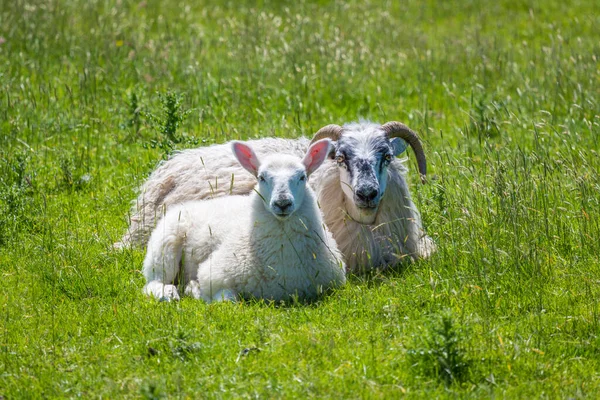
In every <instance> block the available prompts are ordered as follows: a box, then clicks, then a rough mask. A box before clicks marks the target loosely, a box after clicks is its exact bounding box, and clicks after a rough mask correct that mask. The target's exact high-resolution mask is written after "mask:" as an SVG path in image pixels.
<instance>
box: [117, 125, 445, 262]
mask: <svg viewBox="0 0 600 400" xmlns="http://www.w3.org/2000/svg"><path fill="white" fill-rule="evenodd" d="M324 138H329V139H331V140H332V141H333V147H332V151H331V153H330V158H329V159H328V160H327V161H326V162H325V163H324V164H323V165H322V166H321V168H320V169H319V170H317V171H315V173H314V175H313V177H312V178H311V182H310V184H311V186H312V188H313V190H314V191H315V193H316V195H317V201H318V204H319V206H320V207H321V211H322V213H323V220H324V222H325V224H326V225H327V227H328V228H329V230H330V231H331V233H332V234H333V237H334V239H335V240H336V242H337V244H338V247H339V249H340V251H341V252H342V254H343V255H344V259H345V262H346V266H347V269H348V271H349V272H355V273H356V272H364V271H370V270H373V269H385V268H386V267H388V266H390V265H394V264H397V263H398V262H400V261H402V260H404V259H412V260H415V259H419V258H427V257H429V256H430V255H431V254H433V252H435V250H436V246H435V243H434V242H433V240H432V239H431V238H430V237H429V236H428V235H426V234H425V232H424V231H423V227H422V222H421V216H420V214H419V211H418V210H417V208H416V206H415V204H414V202H413V201H412V198H411V195H410V191H409V188H408V185H407V182H406V178H405V175H406V173H407V168H406V166H405V160H402V159H398V158H396V156H398V155H399V154H401V153H402V152H403V151H404V150H405V149H406V147H407V145H410V147H411V148H412V149H413V151H414V153H415V156H416V159H417V165H418V168H419V173H420V177H421V180H422V181H423V182H425V176H426V174H427V163H426V159H425V154H424V151H423V147H422V145H421V141H420V140H419V137H418V136H417V134H416V133H415V132H413V131H412V130H411V129H410V128H408V127H407V126H406V125H404V124H402V123H399V122H394V121H392V122H387V123H385V124H383V125H379V124H375V123H371V122H367V121H361V122H358V123H349V124H345V125H343V126H340V125H334V124H332V125H327V126H325V127H323V128H321V129H320V130H319V131H318V132H317V133H316V134H315V136H314V137H313V139H312V141H310V140H308V139H306V138H299V139H280V138H264V139H256V140H250V141H248V144H250V145H251V146H252V148H253V149H255V151H256V153H257V155H258V156H259V157H262V156H265V155H267V154H272V153H288V154H293V155H296V156H298V157H301V156H302V155H304V154H305V153H306V151H307V149H308V147H309V145H310V144H311V143H314V142H316V141H318V140H320V139H324ZM255 183H256V180H255V178H254V177H253V176H252V175H251V174H250V173H248V172H247V171H246V170H245V169H244V168H242V167H241V166H240V164H239V163H238V162H237V160H236V159H235V157H234V156H233V155H232V154H231V151H230V150H229V145H228V144H220V145H212V146H208V147H201V148H196V149H189V150H183V151H181V152H179V153H177V154H175V155H174V156H173V157H172V158H171V159H169V160H167V161H165V162H164V163H162V164H161V165H159V166H158V168H157V169H156V170H155V171H154V172H153V173H152V174H151V175H150V177H149V178H148V179H147V180H146V182H145V183H144V184H143V186H142V188H141V193H140V195H139V196H138V199H137V200H136V201H135V203H134V205H133V207H132V211H131V217H130V226H129V229H128V231H127V233H126V234H125V235H124V236H123V238H122V239H121V241H120V242H119V243H116V244H115V246H116V247H124V246H130V245H141V246H143V245H144V244H146V243H147V241H148V237H149V235H150V233H151V232H152V229H153V228H154V226H155V225H156V222H157V221H158V220H159V219H160V218H161V217H162V215H164V213H165V212H166V209H168V208H170V207H171V206H173V205H175V204H179V203H183V202H186V201H189V200H202V199H210V198H214V197H221V196H228V195H238V194H248V193H250V192H251V191H252V189H253V187H254V184H255Z"/></svg>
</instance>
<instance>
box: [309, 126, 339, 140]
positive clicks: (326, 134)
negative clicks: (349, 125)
mask: <svg viewBox="0 0 600 400" xmlns="http://www.w3.org/2000/svg"><path fill="white" fill-rule="evenodd" d="M341 135H342V127H341V126H339V125H336V124H331V125H327V126H324V127H322V128H321V129H319V130H318V131H317V133H315V136H314V137H313V138H312V140H311V141H310V144H311V145H312V144H313V143H315V142H317V141H319V140H321V139H325V138H329V139H331V140H333V141H334V142H335V141H337V140H338V139H339V138H340V136H341Z"/></svg>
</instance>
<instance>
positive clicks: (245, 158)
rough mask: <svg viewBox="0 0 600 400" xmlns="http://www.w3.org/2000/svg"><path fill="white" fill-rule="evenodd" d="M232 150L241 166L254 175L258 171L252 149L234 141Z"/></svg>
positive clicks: (256, 160) (257, 163) (257, 164)
mask: <svg viewBox="0 0 600 400" xmlns="http://www.w3.org/2000/svg"><path fill="white" fill-rule="evenodd" d="M233 152H234V154H235V157H236V158H237V159H238V161H239V162H240V164H242V167H244V168H245V169H247V170H248V171H249V172H251V173H252V174H254V175H255V176H256V174H257V173H258V166H259V162H258V159H257V158H256V155H255V154H254V152H253V151H252V149H251V148H250V147H249V146H247V145H245V144H242V143H234V144H233Z"/></svg>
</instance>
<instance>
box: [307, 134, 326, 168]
mask: <svg viewBox="0 0 600 400" xmlns="http://www.w3.org/2000/svg"><path fill="white" fill-rule="evenodd" d="M327 150H329V141H328V140H322V141H320V142H317V143H315V144H313V145H312V146H311V147H310V148H309V149H308V153H307V154H306V156H305V157H304V165H305V166H306V172H307V173H308V174H309V175H310V174H311V173H312V172H313V171H314V170H316V169H317V168H318V167H319V166H320V165H321V163H323V161H324V160H325V157H327Z"/></svg>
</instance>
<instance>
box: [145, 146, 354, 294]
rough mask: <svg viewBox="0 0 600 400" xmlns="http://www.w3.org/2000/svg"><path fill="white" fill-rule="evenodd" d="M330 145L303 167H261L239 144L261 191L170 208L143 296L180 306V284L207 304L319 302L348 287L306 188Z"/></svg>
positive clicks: (274, 158) (275, 162)
mask: <svg viewBox="0 0 600 400" xmlns="http://www.w3.org/2000/svg"><path fill="white" fill-rule="evenodd" d="M330 144H331V141H330V140H329V139H324V140H320V141H317V142H316V143H314V144H313V145H311V146H310V147H309V149H308V152H307V153H306V155H305V157H304V159H303V160H302V161H300V160H299V159H298V158H297V157H295V156H291V155H280V154H275V155H271V156H268V157H266V158H264V160H262V162H261V161H260V160H259V158H258V157H257V156H256V154H255V153H254V151H253V150H252V148H251V147H250V146H248V145H246V144H244V143H242V142H233V144H232V149H233V153H234V155H235V158H236V159H237V160H238V161H239V163H240V165H241V166H242V167H243V168H245V169H246V170H247V171H248V172H250V173H251V175H252V176H254V179H255V182H256V179H258V184H257V185H256V188H255V191H254V192H252V193H251V194H250V195H245V196H228V197H222V198H217V199H212V200H206V201H191V202H187V203H183V204H181V205H178V206H175V207H172V208H170V209H169V210H168V211H167V213H166V215H165V216H164V218H162V219H161V221H160V222H159V223H158V225H157V226H156V228H155V229H154V231H153V233H152V235H151V237H150V240H149V243H148V250H147V254H146V258H145V260H144V268H143V273H144V276H145V277H146V279H147V284H146V286H145V287H144V291H145V293H146V294H148V295H152V296H154V297H157V298H160V299H165V300H171V299H179V293H178V290H177V287H176V286H175V282H176V280H177V279H179V280H180V281H181V280H183V281H184V283H185V284H187V286H186V289H185V293H186V294H189V295H191V296H193V297H195V298H202V299H204V300H205V301H207V302H211V301H215V300H223V299H225V300H234V299H238V298H246V297H252V298H264V299H270V300H275V301H282V300H283V301H285V300H290V299H291V298H293V297H296V298H300V299H305V300H313V299H314V298H316V297H317V295H319V294H320V293H322V292H323V290H325V289H327V288H330V287H336V286H340V285H343V284H344V283H345V281H346V278H345V266H344V263H343V261H342V255H341V253H340V252H339V251H338V250H337V247H336V245H335V241H334V240H333V238H332V237H331V234H330V233H329V232H328V231H327V230H326V229H325V228H324V224H323V220H322V218H321V213H320V211H319V209H318V205H317V202H316V198H315V195H314V193H313V191H312V189H310V187H309V186H308V185H306V182H307V180H308V177H309V176H310V175H311V174H312V173H313V172H314V171H315V170H316V169H317V168H318V167H319V166H320V165H321V163H322V162H323V161H324V160H325V158H326V157H327V154H328V151H329V146H330ZM180 265H181V269H182V270H181V271H180Z"/></svg>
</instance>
